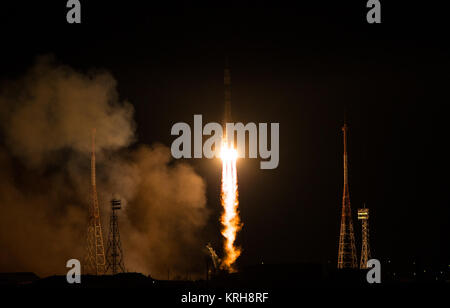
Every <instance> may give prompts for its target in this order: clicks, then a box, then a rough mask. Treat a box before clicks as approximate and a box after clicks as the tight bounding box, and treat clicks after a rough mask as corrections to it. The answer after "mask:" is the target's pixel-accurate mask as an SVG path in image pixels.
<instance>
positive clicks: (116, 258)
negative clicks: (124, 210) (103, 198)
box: [105, 199, 125, 275]
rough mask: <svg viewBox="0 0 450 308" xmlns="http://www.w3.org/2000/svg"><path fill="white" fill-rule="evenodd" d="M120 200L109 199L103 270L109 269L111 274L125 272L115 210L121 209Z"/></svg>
mask: <svg viewBox="0 0 450 308" xmlns="http://www.w3.org/2000/svg"><path fill="white" fill-rule="evenodd" d="M121 207H122V206H121V202H120V200H117V199H113V200H111V218H110V220H109V236H108V249H107V250H106V269H105V272H108V271H111V273H112V274H113V275H115V274H117V273H119V272H121V273H124V272H125V265H124V262H123V251H122V245H121V243H120V233H119V221H118V218H117V214H116V211H117V210H120V209H121Z"/></svg>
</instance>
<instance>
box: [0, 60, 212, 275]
mask: <svg viewBox="0 0 450 308" xmlns="http://www.w3.org/2000/svg"><path fill="white" fill-rule="evenodd" d="M133 112H134V109H133V106H132V105H131V104H130V103H128V102H122V101H120V100H119V96H118V93H117V90H116V82H115V80H114V78H113V77H112V76H111V74H109V73H108V72H106V71H91V72H88V73H81V72H77V71H75V70H74V69H72V68H70V67H68V66H62V65H57V64H55V61H54V60H53V59H52V58H50V57H44V58H40V59H39V60H38V61H37V62H36V64H35V65H34V67H33V68H31V69H30V70H29V71H28V72H27V73H26V74H25V76H23V77H22V78H20V79H19V80H16V81H13V82H11V81H9V82H6V83H4V84H3V85H2V87H1V92H0V121H1V124H0V127H1V132H0V136H1V137H2V140H3V141H2V142H0V169H1V170H2V171H1V173H0V211H1V214H0V271H34V272H36V273H38V274H39V275H43V276H45V275H50V274H62V273H65V271H66V268H65V263H66V261H67V260H68V259H71V258H77V259H80V260H81V259H82V258H83V255H84V249H85V235H86V234H85V233H86V227H87V211H88V210H87V209H88V205H89V185H90V156H89V153H90V134H91V130H92V128H96V132H97V133H96V153H97V190H98V193H99V201H100V210H101V214H102V222H103V230H104V240H105V249H106V239H107V232H108V221H109V214H110V206H109V201H110V199H111V198H112V197H113V196H119V197H120V198H122V201H123V203H124V206H123V209H122V210H121V212H120V213H119V224H120V231H121V240H122V246H123V250H124V255H125V265H126V267H127V269H128V270H129V271H136V272H143V273H145V274H150V275H152V276H154V277H156V278H164V277H166V275H167V271H168V270H170V272H171V275H172V277H173V276H174V275H175V276H176V275H178V276H180V277H184V276H185V275H186V273H190V274H191V276H193V275H194V274H195V272H196V271H201V269H202V261H203V257H201V254H202V249H201V247H202V242H201V241H200V240H199V234H200V231H201V229H202V227H203V226H204V224H205V223H206V219H207V215H208V213H207V209H206V197H205V183H204V180H203V179H202V178H201V177H200V176H199V175H198V174H196V172H195V171H194V170H193V168H192V167H190V166H189V165H187V164H184V163H175V162H173V161H172V158H171V155H170V151H169V149H168V148H167V147H166V146H164V145H162V144H155V145H153V146H145V145H140V146H138V147H134V148H136V149H135V150H130V149H129V146H130V145H131V144H132V143H133V142H135V141H136V140H135V134H134V131H135V124H134V120H133Z"/></svg>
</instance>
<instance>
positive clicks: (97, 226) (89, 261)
mask: <svg viewBox="0 0 450 308" xmlns="http://www.w3.org/2000/svg"><path fill="white" fill-rule="evenodd" d="M84 268H85V273H86V274H91V275H102V274H104V273H105V249H104V247H103V232H102V224H101V219H100V209H99V207H98V198H97V185H96V183H95V129H94V130H93V131H92V152H91V202H90V206H89V220H88V230H87V248H86V256H85V260H84Z"/></svg>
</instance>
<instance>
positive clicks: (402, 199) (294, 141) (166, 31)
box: [0, 1, 450, 265]
mask: <svg viewBox="0 0 450 308" xmlns="http://www.w3.org/2000/svg"><path fill="white" fill-rule="evenodd" d="M93 2H94V1H81V3H82V24H81V25H68V24H66V21H65V14H66V13H65V12H66V8H65V1H58V2H56V1H55V2H54V3H45V2H43V1H40V2H37V1H34V2H30V4H26V3H24V2H20V4H17V5H15V6H13V5H12V4H8V6H5V4H2V7H1V8H0V10H1V23H2V27H1V30H0V31H1V45H0V54H1V57H0V77H1V80H2V81H3V80H7V79H10V78H16V77H18V76H19V75H20V74H23V72H24V71H25V70H26V69H27V68H28V67H30V66H31V65H32V63H33V62H34V60H35V57H36V56H37V55H41V54H47V53H52V54H54V55H55V57H56V58H57V59H58V61H60V62H61V63H64V64H68V65H70V66H73V67H75V68H76V69H80V70H88V69H91V68H104V69H107V70H109V71H110V72H111V73H112V74H113V75H114V77H115V78H116V79H117V81H118V91H119V94H120V96H121V98H123V99H128V100H130V102H132V104H133V105H134V107H135V109H136V116H135V118H136V122H137V135H138V140H139V142H140V143H147V144H151V143H153V142H155V141H159V142H162V143H164V144H166V145H168V146H170V144H171V142H172V140H173V138H172V137H171V136H170V128H171V127H172V125H173V124H174V123H176V122H180V121H187V122H188V123H192V120H193V114H199V113H200V114H203V116H204V121H220V119H221V117H222V112H223V90H224V89H223V66H224V56H225V55H228V57H229V59H230V63H231V74H232V109H233V111H232V113H233V118H234V119H235V120H237V121H242V122H244V123H245V122H250V121H252V122H257V123H258V122H279V123H280V164H279V167H278V168H277V169H275V170H260V169H259V162H258V161H256V160H242V161H240V162H239V170H238V176H239V188H240V210H241V216H242V220H243V222H244V228H243V230H242V231H241V233H240V235H239V239H238V241H239V243H240V244H241V245H242V247H243V248H244V253H243V255H242V256H241V258H240V260H239V262H240V264H241V265H246V264H251V263H256V262H260V261H262V260H263V261H264V262H266V263H268V262H277V263H279V262H293V261H314V262H319V261H325V260H330V261H331V262H335V261H336V258H337V239H338V231H339V222H340V210H341V198H342V136H341V130H340V127H341V125H342V123H343V118H344V109H346V110H347V118H348V123H349V126H350V136H349V155H350V157H349V163H350V194H351V202H352V207H353V210H354V212H355V213H356V208H358V207H360V206H362V204H363V202H366V204H367V206H368V207H369V208H370V209H371V211H372V212H371V215H372V218H371V222H370V228H371V240H372V243H371V244H372V250H373V256H374V257H378V258H395V259H397V260H399V261H403V260H409V259H411V258H414V257H417V258H422V259H424V260H427V261H432V260H435V261H445V262H446V261H448V259H449V258H450V250H449V246H448V243H449V232H448V227H449V217H450V216H449V214H450V211H449V202H450V197H449V193H448V187H449V185H450V183H449V182H450V181H449V176H448V174H449V173H448V171H449V163H448V157H449V156H448V154H449V152H448V151H447V150H446V144H447V140H448V131H449V130H448V127H447V123H448V121H447V109H448V108H446V106H447V104H448V103H449V102H450V100H449V96H448V87H449V49H448V47H447V42H446V41H447V40H448V34H447V33H446V31H445V29H446V21H445V20H446V16H445V12H446V9H445V8H443V7H438V6H437V5H435V6H431V4H425V2H423V3H422V4H421V5H420V6H418V5H417V6H416V5H413V4H412V3H410V2H409V1H395V3H396V4H395V6H394V4H393V3H392V2H393V1H382V24H381V25H369V24H367V23H366V21H365V14H366V11H367V9H366V8H365V3H366V1H330V3H331V4H325V3H324V2H323V1H320V3H321V4H320V5H319V4H317V5H312V4H307V5H306V4H300V3H296V6H292V5H290V4H289V5H288V4H287V3H286V4H285V5H278V6H277V7H273V4H272V2H266V1H253V2H245V4H244V3H243V2H242V1H239V2H237V3H231V2H217V3H216V2H214V3H216V5H212V4H209V5H202V4H200V3H198V4H196V5H193V4H191V3H190V2H186V3H184V4H183V3H182V4H180V3H176V2H172V1H171V2H170V3H169V4H168V5H167V6H159V5H153V4H151V5H150V4H147V5H144V4H143V3H144V1H136V2H134V3H131V2H130V1H114V2H113V1H95V4H94V3H93ZM297 2H300V1H297ZM309 2H310V1H309ZM447 12H448V11H447ZM191 163H192V164H193V165H194V166H195V168H196V170H197V171H198V172H199V173H200V174H201V175H202V176H203V177H204V178H205V179H206V181H207V185H208V191H207V192H208V207H209V208H210V209H211V210H212V213H213V214H212V216H211V219H210V222H209V224H208V227H207V228H206V229H205V234H207V235H206V237H207V238H210V240H211V241H212V242H213V243H214V244H215V245H216V246H219V245H220V232H219V224H218V217H219V213H220V206H219V198H218V194H219V184H220V165H219V164H218V162H216V161H211V160H206V159H205V160H193V161H191ZM354 219H356V215H354ZM354 224H355V227H356V233H357V238H358V239H359V233H360V224H359V223H358V222H357V221H355V220H354ZM359 246H360V245H359V242H358V243H357V247H359ZM358 249H359V248H358Z"/></svg>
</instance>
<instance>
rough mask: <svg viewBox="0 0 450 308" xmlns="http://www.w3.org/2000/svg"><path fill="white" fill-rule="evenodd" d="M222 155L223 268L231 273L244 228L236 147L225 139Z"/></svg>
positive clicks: (239, 250) (237, 255)
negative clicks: (237, 237) (238, 239)
mask: <svg viewBox="0 0 450 308" xmlns="http://www.w3.org/2000/svg"><path fill="white" fill-rule="evenodd" d="M220 157H221V159H222V192H221V202H222V206H223V209H224V211H223V214H222V217H221V219H220V221H221V223H222V226H223V229H222V235H223V237H224V257H223V259H222V264H221V268H222V269H225V270H227V271H228V272H230V273H233V272H236V269H235V267H234V263H235V261H236V259H237V258H238V257H239V256H240V254H241V248H240V247H236V246H235V243H234V242H235V240H236V234H237V232H239V230H240V229H241V228H242V223H241V221H240V218H239V212H238V210H237V208H238V205H239V200H238V184H237V172H236V160H237V157H238V154H237V151H236V149H235V148H234V147H233V146H232V145H229V144H228V143H227V142H226V141H223V143H222V148H221V153H220Z"/></svg>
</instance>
